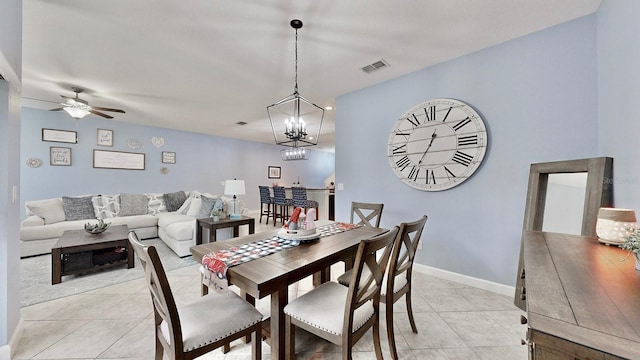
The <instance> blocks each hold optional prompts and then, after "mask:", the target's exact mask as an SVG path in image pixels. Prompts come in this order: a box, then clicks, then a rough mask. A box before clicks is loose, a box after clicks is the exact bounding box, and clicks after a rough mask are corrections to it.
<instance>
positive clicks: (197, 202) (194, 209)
mask: <svg viewBox="0 0 640 360" xmlns="http://www.w3.org/2000/svg"><path fill="white" fill-rule="evenodd" d="M187 201H188V200H187ZM184 203H185V204H186V203H187V202H186V201H185V202H184ZM201 208H202V199H200V198H194V199H191V202H190V204H189V209H188V210H187V213H186V215H187V216H192V217H194V218H195V217H197V216H198V213H200V209H201Z"/></svg>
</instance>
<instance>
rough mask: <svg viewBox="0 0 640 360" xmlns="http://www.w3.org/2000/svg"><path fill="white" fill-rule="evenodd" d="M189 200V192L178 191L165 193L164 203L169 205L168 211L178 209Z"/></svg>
mask: <svg viewBox="0 0 640 360" xmlns="http://www.w3.org/2000/svg"><path fill="white" fill-rule="evenodd" d="M185 200H187V194H185V193H184V191H176V192H174V193H168V194H164V203H165V205H166V206H167V211H169V212H172V211H177V210H178V209H180V206H182V204H184V201H185Z"/></svg>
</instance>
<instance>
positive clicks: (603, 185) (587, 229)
mask: <svg viewBox="0 0 640 360" xmlns="http://www.w3.org/2000/svg"><path fill="white" fill-rule="evenodd" d="M581 172H586V173H587V186H586V189H585V197H584V208H583V212H582V230H581V235H583V236H596V221H597V219H598V210H599V209H600V207H610V206H612V204H613V181H612V175H613V158H610V157H597V158H588V159H580V160H564V161H554V162H546V163H537V164H531V169H530V171H529V189H528V190H527V203H526V206H525V213H524V224H523V230H533V231H542V222H543V218H544V207H545V201H546V197H547V186H548V183H549V174H563V173H581Z"/></svg>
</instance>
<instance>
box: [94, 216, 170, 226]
mask: <svg viewBox="0 0 640 360" xmlns="http://www.w3.org/2000/svg"><path fill="white" fill-rule="evenodd" d="M105 222H110V223H111V225H112V226H115V225H127V226H128V227H129V229H138V228H146V227H150V226H158V218H157V217H155V216H153V215H149V214H144V215H131V216H118V217H116V218H113V219H109V220H106V221H105Z"/></svg>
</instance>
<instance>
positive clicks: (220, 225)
mask: <svg viewBox="0 0 640 360" xmlns="http://www.w3.org/2000/svg"><path fill="white" fill-rule="evenodd" d="M240 225H249V234H253V233H255V232H256V219H254V218H252V217H249V216H242V217H240V219H230V218H226V219H220V220H218V221H213V219H212V218H210V217H209V218H202V219H197V220H196V245H200V244H202V229H203V228H207V229H209V242H215V241H216V231H217V230H218V229H224V228H230V227H232V228H233V237H238V236H240Z"/></svg>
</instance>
